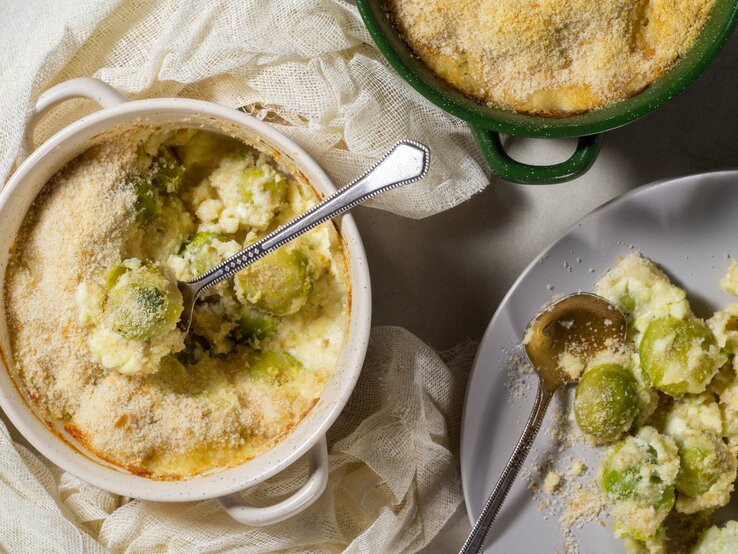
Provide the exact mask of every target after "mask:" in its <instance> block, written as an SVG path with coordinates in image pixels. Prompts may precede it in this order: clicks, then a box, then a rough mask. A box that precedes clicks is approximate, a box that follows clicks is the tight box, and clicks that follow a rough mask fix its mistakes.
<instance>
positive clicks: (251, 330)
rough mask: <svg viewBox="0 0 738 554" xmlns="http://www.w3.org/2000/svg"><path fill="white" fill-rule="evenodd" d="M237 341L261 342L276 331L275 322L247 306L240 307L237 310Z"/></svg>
mask: <svg viewBox="0 0 738 554" xmlns="http://www.w3.org/2000/svg"><path fill="white" fill-rule="evenodd" d="M239 315H240V318H239V321H238V328H237V329H236V336H237V339H238V340H240V341H248V342H254V341H262V340H264V339H267V338H269V337H271V336H272V335H273V334H274V333H275V332H276V330H277V326H278V323H277V320H276V319H275V318H274V317H272V316H270V315H268V314H265V313H263V312H260V311H259V310H255V309H254V308H251V307H249V306H241V309H240V310H239Z"/></svg>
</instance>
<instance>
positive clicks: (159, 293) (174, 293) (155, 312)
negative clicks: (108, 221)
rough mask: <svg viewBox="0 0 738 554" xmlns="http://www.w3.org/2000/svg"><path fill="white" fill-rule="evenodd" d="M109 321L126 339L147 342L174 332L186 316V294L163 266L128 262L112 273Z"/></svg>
mask: <svg viewBox="0 0 738 554" xmlns="http://www.w3.org/2000/svg"><path fill="white" fill-rule="evenodd" d="M106 281H107V286H108V298H107V302H106V305H105V318H106V319H107V321H108V322H109V324H110V328H111V329H112V330H113V331H115V332H116V333H119V334H120V335H123V336H124V337H127V338H131V339H136V340H147V339H152V338H154V337H158V336H161V335H163V334H165V333H167V332H169V331H171V330H173V329H174V328H175V327H176V325H177V321H178V320H179V316H180V315H181V313H182V309H183V305H182V294H181V293H180V292H179V289H177V286H176V284H174V283H173V282H171V281H170V280H168V279H167V277H166V276H165V275H164V272H163V271H162V270H161V268H160V267H158V266H156V265H151V264H148V265H146V264H143V263H141V262H140V261H138V260H127V261H126V262H124V264H122V267H121V266H116V267H114V268H113V269H111V270H110V271H109V272H108V278H107V280H106Z"/></svg>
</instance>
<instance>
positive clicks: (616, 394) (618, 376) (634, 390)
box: [574, 364, 639, 441]
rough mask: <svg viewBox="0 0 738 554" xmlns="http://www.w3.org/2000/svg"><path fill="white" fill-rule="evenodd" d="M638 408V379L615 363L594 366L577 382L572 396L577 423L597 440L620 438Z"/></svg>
mask: <svg viewBox="0 0 738 554" xmlns="http://www.w3.org/2000/svg"><path fill="white" fill-rule="evenodd" d="M638 411H639V398H638V382H637V381H636V379H635V377H633V374H632V373H631V372H630V371H628V370H627V369H625V368H624V367H622V366H620V365H618V364H602V365H599V366H596V367H593V368H591V369H589V370H587V372H586V373H585V374H584V375H583V376H582V378H581V379H580V380H579V383H578V384H577V388H576V394H575V397H574V415H575V417H576V420H577V425H579V427H580V428H581V429H582V431H584V432H585V433H588V434H590V435H592V436H594V437H596V438H598V439H601V440H606V441H610V440H615V439H618V438H620V437H621V436H622V435H623V433H625V432H626V431H628V429H630V428H631V426H632V425H633V422H634V421H635V419H636V417H637V416H638Z"/></svg>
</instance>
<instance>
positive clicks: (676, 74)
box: [356, 0, 738, 184]
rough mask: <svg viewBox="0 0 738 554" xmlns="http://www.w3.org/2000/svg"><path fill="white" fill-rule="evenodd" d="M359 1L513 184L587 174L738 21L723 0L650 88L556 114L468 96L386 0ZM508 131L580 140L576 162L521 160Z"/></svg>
mask: <svg viewBox="0 0 738 554" xmlns="http://www.w3.org/2000/svg"><path fill="white" fill-rule="evenodd" d="M356 5H357V6H358V8H359V13H361V17H362V18H363V19H364V23H365V24H366V26H367V29H368V30H369V33H370V34H371V36H372V38H373V39H374V42H375V43H376V44H377V47H378V48H379V50H380V51H381V52H382V54H383V55H384V57H385V58H387V61H388V62H389V63H390V64H391V65H392V67H394V68H395V69H396V70H397V72H398V73H399V74H400V75H401V76H402V77H403V78H404V79H405V80H406V81H407V82H408V83H409V84H410V85H411V86H412V87H413V88H414V89H415V90H417V91H418V92H419V93H420V94H422V95H423V96H425V97H426V98H427V99H428V100H430V101H431V102H433V103H434V104H436V105H437V106H439V107H440V108H442V109H444V110H446V111H447V112H448V113H450V114H452V115H455V116H456V117H459V118H461V119H463V120H464V121H466V122H468V123H469V126H470V127H471V130H472V133H473V134H474V138H475V139H476V141H477V143H478V145H479V148H480V149H481V151H482V154H483V155H484V157H485V159H486V160H487V163H488V164H489V167H490V169H491V170H492V172H493V173H494V174H495V175H497V176H498V177H501V178H503V179H507V180H508V181H513V182H516V183H528V184H549V183H561V182H564V181H568V180H570V179H574V178H576V177H579V176H580V175H582V174H584V173H585V172H586V171H587V170H588V169H589V168H590V167H591V166H592V164H593V163H594V162H595V160H596V159H597V155H598V154H599V152H600V147H601V146H602V133H604V132H605V131H609V130H611V129H615V128H617V127H620V126H621V125H625V124H626V123H630V122H631V121H635V120H636V119H638V118H640V117H643V116H644V115H646V114H648V113H649V112H652V111H653V110H655V109H656V108H659V107H661V106H662V105H663V104H665V103H666V102H668V101H669V100H671V99H672V98H674V97H675V96H676V95H677V94H679V93H680V92H682V91H683V90H684V89H685V88H687V86H688V85H689V84H690V83H691V82H692V81H694V80H695V79H696V78H697V76H698V75H699V74H700V73H702V72H703V71H704V70H705V68H706V67H707V66H708V65H709V64H710V62H711V61H712V60H713V58H715V56H716V55H717V53H718V52H719V51H720V48H722V46H723V45H724V44H725V41H727V40H728V37H730V34H731V32H732V31H733V29H734V27H735V25H736V21H738V1H736V0H717V1H716V3H715V7H714V9H713V11H712V14H711V15H710V18H709V19H708V21H707V23H706V24H705V28H704V29H703V30H702V33H700V36H699V37H698V39H697V41H696V42H695V44H694V46H693V47H692V49H691V50H690V51H689V52H688V53H687V54H685V55H684V56H683V57H682V58H680V59H679V60H678V61H677V62H676V63H675V64H674V66H673V67H672V68H671V69H670V70H669V71H668V72H667V73H666V74H665V75H664V76H663V77H661V78H660V79H659V80H657V81H656V82H655V83H653V84H652V85H651V86H650V87H648V88H647V89H646V90H644V91H643V92H641V93H640V94H638V95H636V96H632V97H631V98H628V99H626V100H622V101H620V102H616V103H614V104H611V105H609V106H605V107H604V108H600V109H598V110H593V111H591V112H587V113H585V114H581V115H573V116H571V117H566V118H559V119H556V118H548V117H540V116H533V115H525V114H521V113H516V112H511V111H505V110H498V109H495V108H492V107H490V106H487V105H485V104H481V103H479V102H476V101H474V100H472V99H470V98H468V97H467V96H464V94H462V93H461V92H459V91H458V90H456V89H454V88H453V87H451V86H450V85H449V84H448V83H446V82H445V81H444V80H443V79H441V78H439V77H437V76H436V75H435V74H434V73H433V72H432V71H431V70H430V69H429V68H428V67H427V66H426V65H425V64H424V63H423V62H422V61H420V59H419V58H417V57H416V56H415V55H414V54H413V52H412V51H411V50H410V48H409V47H408V46H407V44H406V43H405V42H404V41H403V40H402V38H401V37H400V36H399V34H398V33H397V31H396V30H395V28H394V26H393V25H392V22H391V21H390V20H389V18H388V17H387V14H386V13H385V10H384V2H383V0H356ZM500 133H504V134H507V135H515V136H521V137H533V138H569V137H578V138H579V140H578V143H577V148H576V151H575V152H574V154H572V156H571V157H570V158H569V159H568V160H566V161H564V162H562V163H558V164H554V165H547V166H539V165H529V164H524V163H521V162H518V161H516V160H513V159H512V158H511V157H510V156H509V155H508V154H507V153H506V152H505V150H504V148H503V146H502V142H501V141H500Z"/></svg>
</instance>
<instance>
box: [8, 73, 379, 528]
mask: <svg viewBox="0 0 738 554" xmlns="http://www.w3.org/2000/svg"><path fill="white" fill-rule="evenodd" d="M75 97H85V98H89V99H92V100H94V101H95V102H97V103H98V104H99V105H100V106H101V107H102V108H103V109H101V110H100V111H97V112H95V113H93V114H91V115H89V116H86V117H83V118H82V119H80V120H78V121H76V122H74V123H72V124H71V125H69V126H67V127H65V128H64V129H62V130H61V131H59V132H58V133H56V134H55V135H54V136H53V137H51V138H50V139H49V140H47V141H46V142H45V143H44V144H42V145H41V146H40V147H39V148H38V149H37V150H35V151H33V152H30V150H31V148H30V147H29V141H28V140H27V141H26V150H27V153H28V152H30V153H29V155H28V157H27V158H26V159H25V160H24V161H23V163H22V164H21V165H20V167H18V170H17V171H16V172H15V174H14V175H13V176H12V177H11V178H10V180H9V181H8V183H7V185H6V186H5V188H3V190H2V192H0V276H2V277H3V279H2V280H0V351H1V354H2V355H1V356H0V362H1V363H2V366H3V367H4V368H5V371H0V407H2V409H3V411H4V412H5V414H6V415H7V416H8V418H9V419H10V421H12V423H13V425H15V426H16V427H17V429H18V430H19V431H20V432H21V433H22V435H23V436H24V437H25V438H26V439H27V440H28V441H29V442H30V443H31V444H32V445H33V446H34V447H35V448H36V449H37V450H38V451H39V452H40V453H41V454H43V455H44V456H46V457H47V458H48V459H49V460H51V461H52V462H53V463H55V464H56V465H58V466H60V467H61V468H63V469H64V470H66V471H68V472H70V473H72V474H74V475H76V476H77V477H79V478H80V479H82V480H84V481H87V482H88V483H91V484H92V485H95V486H97V487H100V488H102V489H105V490H108V491H110V492H113V493H116V494H120V495H124V496H129V497H134V498H141V499H145V500H154V501H162V502H174V501H177V502H180V501H193V500H203V499H208V498H217V499H218V500H219V502H220V504H221V505H222V506H223V508H224V509H225V510H227V512H228V513H229V514H230V515H231V516H232V517H234V518H235V519H236V520H238V521H240V522H242V523H244V524H247V525H266V524H270V523H275V522H277V521H281V520H284V519H287V518H289V517H291V516H293V515H295V514H296V513H298V512H299V511H301V510H303V509H305V508H306V507H308V506H309V505H310V504H311V503H312V502H314V501H315V500H316V499H317V498H318V497H319V496H320V494H321V493H322V492H323V491H324V490H325V486H326V483H327V480H328V452H327V447H326V439H325V434H326V431H327V430H328V428H329V427H330V426H331V424H332V423H333V422H334V421H335V419H336V418H337V417H338V414H339V413H340V411H341V409H342V408H343V407H344V405H345V404H346V402H347V401H348V398H349V395H350V394H351V391H352V390H353V388H354V385H355V384H356V380H357V379H358V376H359V372H360V371H361V367H362V364H363V361H364V356H365V353H366V347H367V342H368V340H369V330H370V321H371V291H370V284H369V272H368V270H367V263H366V255H365V253H364V248H363V246H362V243H361V239H360V238H359V233H358V231H357V229H356V225H355V223H354V221H353V219H352V218H351V216H349V215H344V216H342V217H341V218H340V219H339V220H338V226H339V228H340V230H341V233H342V235H343V238H344V242H345V245H346V249H347V252H348V259H349V271H350V281H351V293H352V294H351V318H350V324H349V330H348V337H347V341H346V344H345V345H344V348H343V350H342V352H341V354H340V357H339V360H338V364H337V367H336V370H335V372H334V374H333V377H332V378H331V379H330V381H329V382H328V383H327V385H326V387H325V390H324V391H323V394H322V395H321V397H320V400H319V401H318V402H317V404H316V405H315V407H314V408H313V409H312V410H311V411H310V413H309V414H308V415H307V416H306V417H305V418H304V419H303V420H302V422H301V423H300V424H299V425H298V426H297V427H296V428H295V429H294V430H293V431H292V433H290V434H289V435H288V436H287V437H286V438H285V439H284V440H283V441H282V442H281V443H279V444H278V445H277V446H275V447H274V448H272V449H271V450H269V451H267V452H266V453H264V454H262V455H261V456H258V457H256V458H254V459H252V460H250V461H248V462H246V463H244V464H241V465H239V466H237V467H234V468H231V469H227V470H221V471H216V472H212V473H208V474H203V475H199V476H196V477H193V478H189V479H186V480H179V481H156V480H152V479H148V478H145V477H141V476H138V475H134V474H132V473H130V472H128V471H126V470H125V469H122V468H120V467H117V466H114V465H112V464H110V463H108V462H106V461H104V460H102V459H100V458H99V457H97V456H96V455H94V454H93V453H91V452H90V451H88V450H87V449H86V448H85V447H84V446H82V445H81V444H80V443H79V442H78V441H76V440H75V438H74V437H72V436H71V435H70V434H69V433H67V432H66V431H65V430H64V429H63V427H61V426H60V425H55V426H54V429H53V430H52V429H50V428H49V427H48V426H47V424H45V423H44V420H43V418H42V417H41V416H40V415H39V413H38V412H37V411H36V410H35V408H34V407H33V404H32V403H31V402H30V401H29V399H28V398H26V396H25V394H24V392H23V389H22V387H21V386H19V384H20V381H19V380H18V377H17V374H16V373H15V371H14V365H13V357H12V352H11V351H10V348H9V340H8V331H7V324H6V321H5V306H4V305H3V299H4V291H3V287H4V276H5V270H6V267H7V264H8V257H9V252H10V249H11V246H12V244H13V241H14V240H15V236H16V234H17V232H18V229H19V227H20V225H21V222H22V221H23V218H24V216H25V214H26V212H27V211H28V208H29V207H30V205H31V203H32V202H33V200H34V198H35V197H36V195H37V194H38V193H39V191H40V190H41V188H42V187H43V186H44V184H45V183H46V181H47V180H48V179H49V178H50V177H51V176H52V175H53V174H54V173H55V172H56V171H57V170H59V169H60V168H61V167H62V166H63V165H64V164H66V163H67V162H68V161H70V160H71V159H72V158H74V157H75V156H76V155H78V154H80V153H81V152H83V151H84V150H86V149H87V148H88V147H90V146H91V145H92V144H94V143H95V142H96V141H97V140H99V139H100V137H101V136H104V135H105V134H106V133H110V132H112V131H113V130H114V129H116V128H119V127H120V126H128V125H135V124H154V125H156V124H160V125H170V124H177V125H181V126H191V127H202V128H207V129H212V130H216V131H220V132H224V131H225V132H228V133H229V134H232V135H234V136H237V137H241V138H243V139H245V140H247V141H250V142H252V143H257V144H258V145H259V146H260V147H261V148H263V149H265V150H266V151H268V152H271V153H273V154H274V155H275V157H276V158H277V159H278V160H279V162H280V163H282V164H284V165H286V166H287V167H289V168H290V169H291V170H292V171H293V173H294V174H295V175H297V176H298V177H301V178H304V179H305V180H306V181H307V182H309V183H310V184H311V185H312V186H313V188H314V189H315V190H316V191H318V193H319V194H320V195H328V194H330V193H332V192H334V191H335V188H334V186H333V184H332V183H331V180H330V179H329V178H328V176H327V175H326V174H325V172H324V171H323V170H322V169H321V168H320V167H319V166H318V164H317V163H316V162H315V161H314V160H313V159H312V158H311V157H310V156H309V155H308V154H307V153H306V152H305V151H304V150H303V149H302V148H300V147H299V146H298V145H297V144H295V143H294V142H293V141H292V140H290V139H289V138H287V137H286V136H284V135H282V134H281V133H279V132H277V131H276V130H274V129H273V128H272V127H270V126H269V125H267V124H265V123H263V122H261V121H259V120H257V119H255V118H253V117H251V116H249V115H246V114H244V113H242V112H239V111H236V110H233V109H230V108H226V107H223V106H220V105H218V104H214V103H211V102H203V101H199V100H190V99H185V98H157V99H148V100H136V101H128V100H127V99H126V98H125V97H124V96H123V95H121V94H120V93H118V92H117V91H116V90H115V89H113V88H112V87H110V86H108V85H107V84H105V83H103V82H101V81H99V80H96V79H91V78H81V79H74V80H71V81H67V82H65V83H62V84H60V85H57V86H55V87H53V88H51V89H49V90H48V91H46V92H45V93H44V94H42V95H41V96H40V97H39V99H38V101H37V102H36V104H35V106H34V107H33V109H32V110H31V112H30V114H29V121H28V128H27V136H28V137H30V136H31V131H32V129H33V124H34V123H35V121H36V119H37V118H38V117H39V116H40V115H41V113H42V112H44V111H45V110H47V109H48V108H50V107H51V106H53V105H54V104H57V103H58V102H61V101H63V100H66V99H69V98H75ZM304 454H307V455H308V459H309V462H310V463H309V467H310V469H309V471H310V474H309V476H308V479H307V482H306V483H305V484H304V485H303V486H302V487H301V488H300V489H299V490H298V491H297V492H295V493H294V494H293V495H292V496H290V497H288V498H287V499H285V500H283V501H281V502H279V503H277V504H275V505H272V506H268V507H253V506H250V505H248V504H247V503H246V502H244V501H243V500H242V498H241V496H240V495H238V494H236V493H238V492H239V491H243V490H245V489H248V488H249V487H252V486H254V485H255V484H257V483H259V482H261V481H263V480H265V479H267V478H268V477H271V476H272V475H275V474H276V473H278V472H280V471H281V470H283V469H285V468H286V467H287V466H289V465H290V464H292V463H294V462H295V461H296V460H298V458H300V457H301V456H302V455H304Z"/></svg>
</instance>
